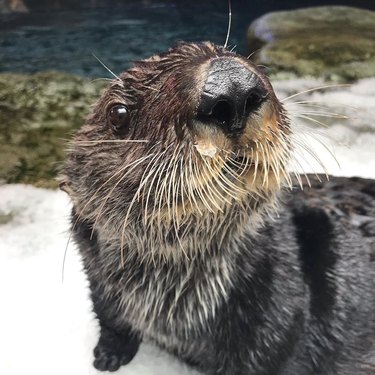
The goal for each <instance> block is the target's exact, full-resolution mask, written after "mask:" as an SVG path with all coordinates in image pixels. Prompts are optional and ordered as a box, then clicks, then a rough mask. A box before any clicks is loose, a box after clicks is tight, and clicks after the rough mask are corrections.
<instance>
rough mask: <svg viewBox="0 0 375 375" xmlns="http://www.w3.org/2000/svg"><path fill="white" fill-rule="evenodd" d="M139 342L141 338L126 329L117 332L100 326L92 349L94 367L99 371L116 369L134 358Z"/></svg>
mask: <svg viewBox="0 0 375 375" xmlns="http://www.w3.org/2000/svg"><path fill="white" fill-rule="evenodd" d="M140 342H141V338H140V337H139V336H138V335H137V334H134V333H131V332H130V331H128V330H127V331H126V332H123V333H122V334H119V333H115V332H114V331H111V330H109V329H107V328H103V327H102V330H101V335H100V339H99V342H98V344H97V345H96V347H95V349H94V357H95V360H94V367H95V368H96V369H97V370H100V371H116V370H118V369H119V367H120V366H123V365H126V364H128V363H129V362H130V361H131V360H132V359H133V358H134V356H135V355H136V354H137V351H138V347H139V344H140Z"/></svg>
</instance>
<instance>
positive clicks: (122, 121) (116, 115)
mask: <svg viewBox="0 0 375 375" xmlns="http://www.w3.org/2000/svg"><path fill="white" fill-rule="evenodd" d="M108 116H109V121H110V122H111V124H112V125H113V127H114V128H115V129H116V130H120V129H123V128H124V127H127V126H128V124H129V111H128V109H127V107H126V106H125V105H123V104H116V105H114V106H113V107H112V108H111V109H110V110H109V114H108Z"/></svg>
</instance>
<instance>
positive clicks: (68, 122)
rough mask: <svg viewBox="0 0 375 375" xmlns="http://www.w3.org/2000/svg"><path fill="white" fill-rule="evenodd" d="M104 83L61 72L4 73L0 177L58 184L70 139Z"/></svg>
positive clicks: (0, 87) (0, 82)
mask: <svg viewBox="0 0 375 375" xmlns="http://www.w3.org/2000/svg"><path fill="white" fill-rule="evenodd" d="M103 86H104V83H103V82H102V81H92V80H90V79H85V78H80V77H76V76H72V75H68V74H64V73H57V72H47V73H37V74H33V75H20V74H0V182H2V183H31V184H34V185H37V186H44V187H54V186H56V181H55V177H56V175H57V173H58V169H59V165H60V164H61V162H62V160H63V159H64V154H65V149H66V145H67V141H68V139H70V138H71V135H72V133H74V131H75V130H76V129H77V128H78V127H80V126H81V125H82V123H83V122H84V118H85V117H86V116H87V114H88V112H89V110H90V106H91V104H92V103H93V102H94V101H95V100H96V99H97V98H98V97H99V95H100V93H101V89H102V88H103Z"/></svg>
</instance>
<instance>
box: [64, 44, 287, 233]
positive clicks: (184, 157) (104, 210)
mask: <svg viewBox="0 0 375 375" xmlns="http://www.w3.org/2000/svg"><path fill="white" fill-rule="evenodd" d="M289 153H290V140H289V124H288V120H287V118H286V115H285V112H284V110H283V108H282V105H281V104H280V102H279V101H278V99H277V98H276V96H275V94H274V92H273V89H272V87H271V85H270V83H269V81H268V79H267V78H266V77H265V76H264V74H262V73H261V72H260V71H259V69H258V68H257V67H256V66H254V65H253V64H252V63H250V62H249V61H248V60H247V59H245V58H243V57H240V56H238V55H236V54H235V53H232V52H229V51H228V50H226V49H224V48H222V47H218V46H215V45H213V44H210V43H202V44H181V45H179V46H177V47H176V48H173V49H171V50H169V51H168V52H166V53H164V54H161V55H157V56H154V57H152V58H150V59H147V60H144V61H141V62H137V63H135V64H134V66H133V67H132V68H131V69H129V70H128V71H126V72H125V73H123V74H121V75H120V76H119V77H118V79H116V80H114V81H113V82H112V84H111V85H110V87H109V88H108V89H107V90H106V91H105V92H104V94H103V95H102V97H101V99H100V100H99V101H98V103H97V104H96V106H95V108H94V110H93V113H92V114H91V115H90V116H89V118H88V119H87V122H86V124H85V125H84V126H83V127H82V129H81V130H80V131H79V132H78V133H77V134H76V136H75V138H74V141H73V145H72V149H71V151H70V153H69V156H68V160H67V163H66V166H65V177H64V181H63V188H64V189H65V190H67V191H68V192H69V194H70V195H71V197H72V199H73V202H74V205H75V209H76V211H77V213H78V214H79V215H81V216H82V217H83V218H85V219H88V220H91V221H92V222H94V226H95V227H97V228H99V227H102V228H104V227H106V228H111V230H112V231H113V232H114V233H119V232H121V233H122V237H123V236H124V235H125V233H128V232H131V227H132V225H131V224H132V223H134V222H137V223H143V224H144V225H145V227H146V228H148V229H150V228H151V229H152V228H153V227H154V226H155V225H156V226H157V227H158V231H159V233H160V227H165V228H166V230H168V228H174V229H175V230H176V231H177V232H178V233H180V236H183V234H184V233H185V232H187V229H186V228H187V226H188V225H187V223H191V222H192V221H194V220H196V221H199V218H205V220H206V222H207V223H211V226H212V222H213V221H212V220H216V219H212V218H217V217H219V216H220V217H223V219H222V221H223V222H224V217H225V216H226V213H231V214H233V207H237V208H236V209H237V210H238V211H241V209H243V210H244V211H246V207H249V206H251V207H252V210H253V208H254V207H259V208H257V210H261V207H262V202H269V201H270V200H271V197H273V196H274V195H275V194H276V193H277V191H278V190H279V188H280V186H281V185H282V183H283V181H284V180H286V179H287V178H288V177H287V173H286V171H285V167H286V163H287V161H288V157H289ZM207 220H208V221H207ZM189 225H190V224H189ZM215 225H216V224H215Z"/></svg>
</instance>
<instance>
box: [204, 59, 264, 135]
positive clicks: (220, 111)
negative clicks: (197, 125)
mask: <svg viewBox="0 0 375 375" xmlns="http://www.w3.org/2000/svg"><path fill="white" fill-rule="evenodd" d="M266 97H267V89H266V88H265V87H264V85H263V83H262V82H261V80H260V79H259V77H258V76H257V75H256V74H255V73H253V72H252V71H251V70H249V69H248V68H247V67H245V66H244V65H243V64H241V63H240V62H238V61H236V60H234V59H232V58H221V59H216V60H213V61H212V62H211V65H210V68H209V72H208V75H207V79H206V83H205V85H204V87H203V92H202V95H201V98H200V103H199V106H198V111H197V119H198V120H199V121H201V122H203V123H206V124H215V125H216V126H219V127H220V128H222V129H223V130H224V131H225V132H226V133H229V134H238V133H239V132H241V131H242V130H243V129H244V127H245V125H246V119H247V117H248V116H249V115H250V114H251V113H252V112H255V111H256V110H257V109H259V107H260V105H261V104H262V102H263V101H264V100H265V98H266Z"/></svg>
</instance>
